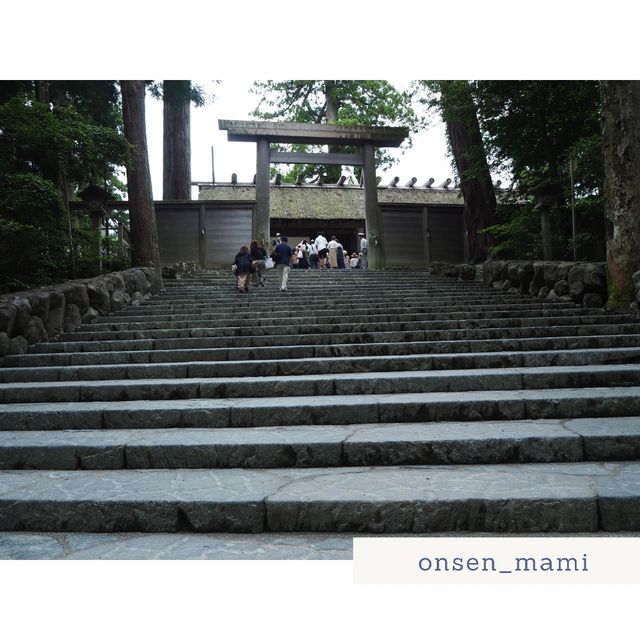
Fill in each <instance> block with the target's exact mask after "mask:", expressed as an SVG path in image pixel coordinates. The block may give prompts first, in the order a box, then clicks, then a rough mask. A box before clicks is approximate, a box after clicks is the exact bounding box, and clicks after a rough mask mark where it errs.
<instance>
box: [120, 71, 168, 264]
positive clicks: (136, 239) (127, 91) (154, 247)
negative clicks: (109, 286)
mask: <svg viewBox="0 0 640 640" xmlns="http://www.w3.org/2000/svg"><path fill="white" fill-rule="evenodd" d="M120 87H121V89H122V115H123V119H124V135H125V137H126V138H127V140H128V141H129V143H130V144H131V145H132V147H133V149H132V158H131V160H130V161H129V165H128V166H127V191H128V193H129V224H130V226H131V230H130V236H131V257H132V263H133V265H134V266H140V267H155V268H157V269H159V268H160V251H159V249H158V230H157V228H156V216H155V209H154V207H153V194H152V191H151V173H150V171H149V154H148V151H147V133H146V125H145V110H144V97H145V86H144V81H142V80H121V81H120Z"/></svg>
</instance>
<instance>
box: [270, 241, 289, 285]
mask: <svg viewBox="0 0 640 640" xmlns="http://www.w3.org/2000/svg"><path fill="white" fill-rule="evenodd" d="M288 241H289V238H287V236H282V238H281V242H280V244H277V245H276V246H275V248H274V250H273V255H272V258H273V261H274V262H275V263H276V269H278V275H279V276H280V290H281V291H286V290H287V281H288V279H289V269H290V268H291V255H292V254H293V249H292V248H291V247H290V246H289V245H288V244H287V242H288Z"/></svg>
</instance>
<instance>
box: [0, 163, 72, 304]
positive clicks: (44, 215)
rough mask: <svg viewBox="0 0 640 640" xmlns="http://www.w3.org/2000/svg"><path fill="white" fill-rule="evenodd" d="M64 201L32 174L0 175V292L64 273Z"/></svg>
mask: <svg viewBox="0 0 640 640" xmlns="http://www.w3.org/2000/svg"><path fill="white" fill-rule="evenodd" d="M64 219H65V212H64V205H63V203H62V199H61V197H60V194H59V193H58V191H57V189H56V188H55V186H54V185H53V184H52V183H51V182H50V181H49V180H46V179H44V178H41V177H39V176H36V175H33V174H14V175H10V176H3V177H0V291H3V292H5V291H11V290H16V289H23V288H30V287H37V286H39V285H41V284H46V283H49V282H54V281H56V280H59V279H61V278H64V277H65V274H66V273H67V269H68V256H69V252H68V248H67V241H66V237H65V235H64V232H63V223H64Z"/></svg>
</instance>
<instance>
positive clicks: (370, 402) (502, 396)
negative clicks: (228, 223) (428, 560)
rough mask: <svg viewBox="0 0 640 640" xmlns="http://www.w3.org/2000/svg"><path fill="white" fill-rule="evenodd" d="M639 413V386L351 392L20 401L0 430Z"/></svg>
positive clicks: (4, 415) (0, 411)
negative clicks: (255, 396)
mask: <svg viewBox="0 0 640 640" xmlns="http://www.w3.org/2000/svg"><path fill="white" fill-rule="evenodd" d="M635 415H640V387H620V388H615V387H614V388H611V387H592V388H588V389H571V388H567V389H551V390H544V389H542V390H540V389H536V390H522V391H513V390H509V391H464V392H463V391H461V392H449V393H446V392H432V393H399V394H389V395H384V394H381V395H359V396H294V397H271V398H240V399H191V400H161V401H155V400H142V401H119V402H61V403H42V404H38V403H35V404H34V403H24V404H9V405H2V406H0V429H1V430H4V431H41V430H60V429H127V428H136V429H137V428H173V427H197V428H199V427H210V428H223V427H243V428H250V427H262V426H275V425H304V424H315V425H323V424H324V425H326V424H336V423H339V424H345V425H347V424H361V423H381V422H382V423H388V422H441V421H456V422H458V421H461V420H467V421H478V420H482V421H487V420H523V419H545V418H565V419H568V418H589V417H616V416H619V417H622V416H635Z"/></svg>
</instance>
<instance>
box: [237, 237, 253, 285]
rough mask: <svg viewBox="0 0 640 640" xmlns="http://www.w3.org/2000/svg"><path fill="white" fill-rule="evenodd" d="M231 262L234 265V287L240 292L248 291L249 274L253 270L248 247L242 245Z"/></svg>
mask: <svg viewBox="0 0 640 640" xmlns="http://www.w3.org/2000/svg"><path fill="white" fill-rule="evenodd" d="M233 264H234V265H235V267H236V289H237V290H238V291H239V292H240V293H249V276H250V275H251V271H252V270H253V261H252V260H251V254H250V253H249V247H247V246H246V245H242V246H241V247H240V251H239V252H238V253H237V254H236V257H235V260H234V261H233Z"/></svg>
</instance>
